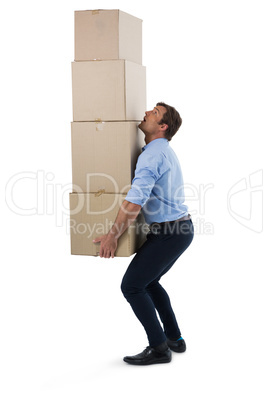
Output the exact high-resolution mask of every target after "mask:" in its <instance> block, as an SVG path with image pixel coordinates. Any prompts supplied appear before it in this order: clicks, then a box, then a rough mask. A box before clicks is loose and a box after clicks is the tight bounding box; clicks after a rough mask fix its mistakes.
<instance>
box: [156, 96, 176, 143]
mask: <svg viewBox="0 0 268 402" xmlns="http://www.w3.org/2000/svg"><path fill="white" fill-rule="evenodd" d="M156 106H164V107H165V108H166V112H165V113H164V115H163V117H162V120H161V121H160V122H159V123H158V124H167V125H168V128H167V130H166V131H165V137H166V139H167V140H168V141H170V140H171V138H172V137H173V135H175V134H176V132H177V131H178V129H179V128H180V126H181V123H182V119H181V116H180V114H179V112H177V110H176V109H175V108H174V107H172V106H169V105H167V104H166V103H164V102H158V103H157V104H156Z"/></svg>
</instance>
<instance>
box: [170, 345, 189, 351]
mask: <svg viewBox="0 0 268 402" xmlns="http://www.w3.org/2000/svg"><path fill="white" fill-rule="evenodd" d="M168 346H169V349H170V350H172V351H173V352H176V353H184V352H186V348H184V349H181V350H178V349H176V348H173V347H172V346H170V345H168Z"/></svg>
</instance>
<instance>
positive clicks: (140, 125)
mask: <svg viewBox="0 0 268 402" xmlns="http://www.w3.org/2000/svg"><path fill="white" fill-rule="evenodd" d="M143 123H144V121H143V120H142V121H141V122H140V124H139V125H138V127H139V129H140V130H142V131H143V129H142V126H143Z"/></svg>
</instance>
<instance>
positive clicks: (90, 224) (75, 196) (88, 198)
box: [69, 192, 148, 257]
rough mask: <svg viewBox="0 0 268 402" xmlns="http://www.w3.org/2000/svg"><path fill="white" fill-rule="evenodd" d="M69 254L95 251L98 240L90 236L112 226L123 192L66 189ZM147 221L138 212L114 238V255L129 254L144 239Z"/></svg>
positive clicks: (126, 255) (139, 245) (96, 253)
mask: <svg viewBox="0 0 268 402" xmlns="http://www.w3.org/2000/svg"><path fill="white" fill-rule="evenodd" d="M69 196H70V198H69V200H70V236H71V254H75V255H92V256H93V255H94V256H96V255H98V254H99V251H100V244H99V243H98V244H95V243H93V240H94V239H95V238H96V237H98V236H101V235H103V234H106V233H107V232H108V231H109V230H110V229H111V227H112V225H113V223H114V221H115V219H116V216H117V213H118V210H119V208H120V206H121V204H122V202H123V201H124V199H125V197H126V194H113V193H101V192H100V193H70V195H69ZM147 232H148V225H146V223H145V221H144V218H143V215H142V213H140V214H139V215H138V217H137V218H136V220H135V222H133V223H132V224H131V225H130V226H129V228H128V229H127V230H126V231H125V232H124V233H123V234H122V236H121V237H120V238H119V240H118V247H117V250H116V252H115V256H116V257H129V256H130V255H132V254H134V253H135V252H136V251H137V250H138V248H139V247H141V246H142V244H143V243H144V242H145V240H146V234H147Z"/></svg>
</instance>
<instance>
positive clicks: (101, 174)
mask: <svg viewBox="0 0 268 402" xmlns="http://www.w3.org/2000/svg"><path fill="white" fill-rule="evenodd" d="M138 124H139V123H137V122H135V121H124V122H123V121H121V122H72V123H71V132H72V182H73V192H77V193H80V192H82V193H94V192H98V191H100V190H104V191H105V192H106V193H127V192H128V190H129V188H130V186H131V181H132V179H133V177H134V172H135V167H136V162H137V159H138V156H139V155H140V153H141V151H142V147H143V146H144V145H145V142H144V134H143V133H142V131H140V130H139V129H138Z"/></svg>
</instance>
